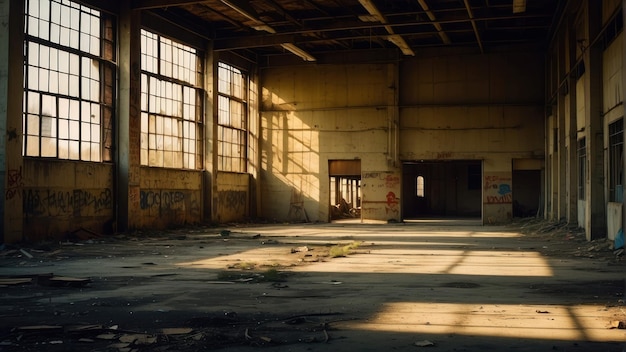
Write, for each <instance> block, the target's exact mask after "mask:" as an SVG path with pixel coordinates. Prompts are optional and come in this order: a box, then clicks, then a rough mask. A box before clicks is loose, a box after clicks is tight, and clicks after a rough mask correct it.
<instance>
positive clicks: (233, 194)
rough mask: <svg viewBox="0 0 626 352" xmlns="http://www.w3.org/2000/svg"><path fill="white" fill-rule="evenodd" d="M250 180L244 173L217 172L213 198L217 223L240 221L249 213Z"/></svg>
mask: <svg viewBox="0 0 626 352" xmlns="http://www.w3.org/2000/svg"><path fill="white" fill-rule="evenodd" d="M250 180H251V176H250V175H249V174H246V173H235V172H218V173H217V177H216V180H215V183H216V184H217V192H216V194H215V197H216V199H215V200H214V202H213V203H214V204H215V211H216V214H215V216H214V219H216V221H217V222H218V223H225V222H231V221H242V220H245V219H247V218H248V216H249V215H250V190H251V188H250Z"/></svg>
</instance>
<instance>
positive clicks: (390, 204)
mask: <svg viewBox="0 0 626 352" xmlns="http://www.w3.org/2000/svg"><path fill="white" fill-rule="evenodd" d="M398 203H399V202H398V198H396V194H395V193H393V192H389V193H387V206H386V207H385V210H386V212H387V213H389V212H394V213H397V212H398Z"/></svg>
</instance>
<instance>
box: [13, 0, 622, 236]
mask: <svg viewBox="0 0 626 352" xmlns="http://www.w3.org/2000/svg"><path fill="white" fill-rule="evenodd" d="M622 7H623V4H622V1H617V0H613V1H608V0H605V1H563V0H546V1H524V0H515V1H512V0H509V1H505V0H493V1H482V0H465V1H461V0H457V1H453V0H446V1H434V0H431V1H428V0H402V1H375V0H358V1H357V0H307V1H288V0H280V1H278V0H272V1H269V0H268V1H262V0H259V1H238V0H228V1H226V0H224V1H221V0H209V1H188V0H181V1H165V0H163V1H161V0H135V1H130V2H128V1H96V0H93V1H84V2H81V1H65V0H28V1H3V8H2V16H3V17H2V18H3V23H4V24H5V26H4V27H3V28H4V29H5V30H4V31H3V33H2V37H1V38H2V40H1V43H2V48H3V49H2V50H1V52H2V55H3V59H2V60H1V65H2V68H1V72H2V93H1V94H0V99H1V100H0V107H2V109H0V111H1V115H0V122H1V123H0V128H1V129H2V133H1V135H0V141H1V143H0V158H1V160H2V162H1V163H0V168H2V169H1V172H0V175H1V177H2V182H0V185H1V187H2V194H4V197H2V201H0V209H1V210H2V213H3V214H4V216H3V217H2V226H1V227H2V229H3V231H2V233H3V237H2V239H3V242H6V243H13V242H17V241H22V240H31V241H34V240H38V239H44V238H51V237H52V238H54V237H55V236H59V235H63V234H65V233H67V232H72V231H76V230H77V229H78V228H84V229H87V230H89V231H93V232H96V233H99V234H110V233H115V232H123V231H126V230H129V229H160V228H161V229H163V228H172V227H176V226H184V225H188V224H197V223H207V222H211V223H230V222H241V221H250V220H254V219H264V220H266V221H278V222H284V221H287V222H298V221H303V222H313V223H314V222H323V223H328V222H332V221H335V220H338V219H353V220H354V219H356V220H358V222H363V223H367V222H392V221H395V222H403V221H410V220H414V219H426V218H473V219H476V220H478V221H480V222H482V223H483V224H486V225H488V224H502V223H506V222H508V221H510V220H511V219H512V218H515V217H527V216H540V217H544V218H546V219H551V220H559V221H560V220H564V221H567V222H568V223H570V224H576V225H577V226H579V227H580V228H583V229H585V232H586V236H587V238H588V239H590V240H591V239H594V238H604V237H608V238H611V239H612V238H614V237H615V236H616V235H617V234H618V232H619V230H620V228H621V223H622V218H623V217H624V211H626V210H624V209H623V207H622V202H623V187H622V184H623V178H624V175H623V169H624V161H623V157H622V155H623V115H624V104H623V98H624V97H623V93H622V92H623V85H624V77H625V73H624V70H623V69H622V67H623V61H624V40H625V39H624V36H623V35H622V32H623V31H622V28H623V14H622ZM18 92H19V94H18Z"/></svg>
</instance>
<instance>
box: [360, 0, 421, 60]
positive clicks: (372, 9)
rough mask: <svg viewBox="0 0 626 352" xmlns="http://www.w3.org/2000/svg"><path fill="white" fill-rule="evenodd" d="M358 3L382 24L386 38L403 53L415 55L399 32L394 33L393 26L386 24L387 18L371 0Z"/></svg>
mask: <svg viewBox="0 0 626 352" xmlns="http://www.w3.org/2000/svg"><path fill="white" fill-rule="evenodd" d="M359 3H361V6H363V7H364V8H365V9H366V10H367V12H368V13H369V14H370V15H372V16H373V17H374V18H375V19H376V20H378V22H380V23H382V24H383V25H384V27H385V30H386V31H387V33H389V36H387V40H389V41H390V42H392V43H393V44H394V45H396V46H397V47H398V48H400V50H401V51H402V53H403V54H404V55H410V56H415V52H413V50H412V49H411V48H410V47H409V45H408V44H407V43H406V41H405V40H404V38H402V36H401V35H399V34H395V33H394V31H393V28H391V26H388V25H387V19H386V18H385V16H384V15H383V14H382V13H381V12H380V11H379V10H378V8H377V7H376V5H374V3H373V2H372V1H371V0H359Z"/></svg>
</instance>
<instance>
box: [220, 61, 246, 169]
mask: <svg viewBox="0 0 626 352" xmlns="http://www.w3.org/2000/svg"><path fill="white" fill-rule="evenodd" d="M217 75H218V89H217V90H218V98H217V109H218V114H217V116H218V117H217V141H218V150H217V158H218V163H217V167H218V169H219V170H221V171H233V172H246V158H247V154H246V151H247V142H248V138H247V135H248V129H247V127H248V118H247V111H248V104H247V100H246V98H247V86H248V84H247V76H246V75H245V74H244V73H243V72H242V71H241V70H239V69H237V68H235V67H233V66H230V65H227V64H225V63H223V62H220V63H219V64H218V71H217Z"/></svg>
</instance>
